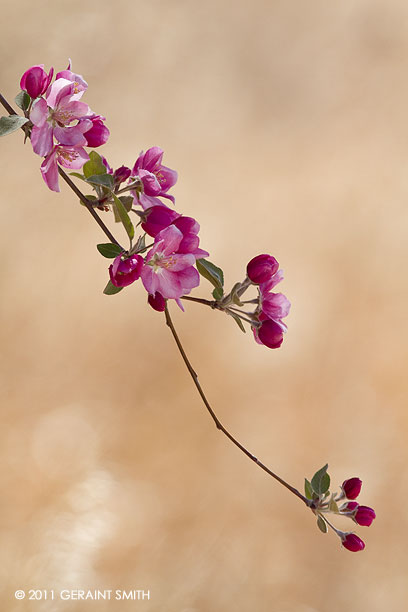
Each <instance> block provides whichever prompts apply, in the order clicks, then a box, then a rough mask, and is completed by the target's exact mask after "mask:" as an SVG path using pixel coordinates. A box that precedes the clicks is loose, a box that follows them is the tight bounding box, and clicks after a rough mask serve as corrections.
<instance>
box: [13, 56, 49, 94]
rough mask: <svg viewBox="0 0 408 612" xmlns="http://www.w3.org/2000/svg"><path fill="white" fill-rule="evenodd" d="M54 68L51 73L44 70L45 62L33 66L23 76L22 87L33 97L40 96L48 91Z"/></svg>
mask: <svg viewBox="0 0 408 612" xmlns="http://www.w3.org/2000/svg"><path fill="white" fill-rule="evenodd" d="M53 74H54V68H51V70H50V72H49V74H47V73H46V72H45V70H44V64H37V65H36V66H31V68H29V69H28V70H26V71H25V73H24V74H23V76H22V77H21V81H20V87H21V89H23V90H24V91H26V92H27V93H28V95H29V96H30V97H31V98H33V99H34V98H38V96H42V94H43V93H45V92H46V91H47V87H48V86H49V84H50V83H51V80H52V75H53Z"/></svg>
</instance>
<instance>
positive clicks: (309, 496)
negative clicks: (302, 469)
mask: <svg viewBox="0 0 408 612" xmlns="http://www.w3.org/2000/svg"><path fill="white" fill-rule="evenodd" d="M305 495H306V497H307V499H313V489H312V485H311V484H310V481H309V480H308V479H307V478H305Z"/></svg>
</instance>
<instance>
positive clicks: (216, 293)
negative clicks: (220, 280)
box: [212, 287, 224, 301]
mask: <svg viewBox="0 0 408 612" xmlns="http://www.w3.org/2000/svg"><path fill="white" fill-rule="evenodd" d="M223 295H224V291H223V289H222V287H217V288H216V289H214V291H213V292H212V296H213V298H214V300H217V301H219V300H222V298H223Z"/></svg>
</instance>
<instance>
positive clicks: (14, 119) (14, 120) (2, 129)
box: [0, 115, 28, 136]
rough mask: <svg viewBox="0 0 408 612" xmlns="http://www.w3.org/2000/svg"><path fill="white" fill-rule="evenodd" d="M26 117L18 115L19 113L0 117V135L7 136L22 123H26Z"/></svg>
mask: <svg viewBox="0 0 408 612" xmlns="http://www.w3.org/2000/svg"><path fill="white" fill-rule="evenodd" d="M27 121H28V119H27V118H26V117H20V115H10V117H0V136H7V134H11V133H12V132H15V131H16V130H18V129H19V128H21V126H22V125H24V124H25V123H27Z"/></svg>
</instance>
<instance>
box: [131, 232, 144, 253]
mask: <svg viewBox="0 0 408 612" xmlns="http://www.w3.org/2000/svg"><path fill="white" fill-rule="evenodd" d="M145 250H146V234H142V235H141V236H139V238H138V239H137V240H136V244H135V246H134V247H133V249H132V253H141V252H142V251H145Z"/></svg>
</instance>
